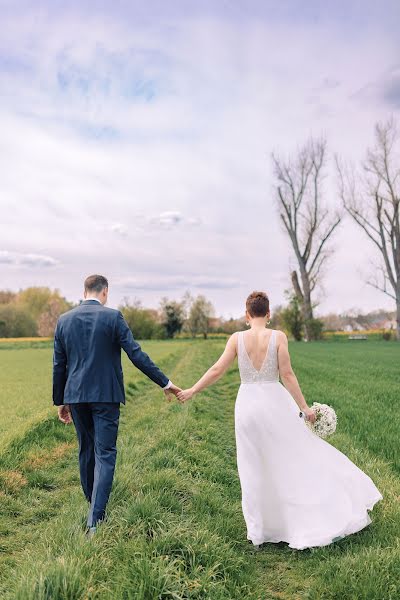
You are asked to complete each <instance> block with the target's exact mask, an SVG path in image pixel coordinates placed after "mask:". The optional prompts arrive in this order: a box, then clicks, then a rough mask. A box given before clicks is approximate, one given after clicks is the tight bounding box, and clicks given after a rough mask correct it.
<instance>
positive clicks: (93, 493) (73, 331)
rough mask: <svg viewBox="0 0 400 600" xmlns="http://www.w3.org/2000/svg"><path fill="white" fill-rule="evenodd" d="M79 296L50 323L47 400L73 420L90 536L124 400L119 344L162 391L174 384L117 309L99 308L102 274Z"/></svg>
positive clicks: (103, 500) (101, 508) (103, 298)
mask: <svg viewBox="0 0 400 600" xmlns="http://www.w3.org/2000/svg"><path fill="white" fill-rule="evenodd" d="M84 296H85V300H84V301H83V302H82V303H81V304H80V306H78V307H76V308H74V309H72V310H71V311H69V312H67V313H65V314H63V315H61V317H60V318H59V320H58V323H57V326H56V331H55V336H54V357H53V403H54V404H55V405H56V406H58V416H59V419H60V420H61V421H62V422H63V423H71V421H73V422H74V425H75V428H76V432H77V436H78V441H79V469H80V478H81V483H82V488H83V492H84V494H85V496H86V498H87V500H88V502H90V510H89V515H88V519H87V533H88V535H89V537H92V536H93V535H94V533H95V532H96V525H97V523H98V522H99V521H101V520H102V519H103V518H104V515H105V509H106V505H107V502H108V498H109V495H110V491H111V487H112V482H113V477H114V469H115V461H116V456H117V448H116V442H117V434H118V423H119V413H120V404H121V403H122V404H125V390H124V382H123V373H122V367H121V348H123V350H124V351H125V352H126V354H127V355H128V357H129V359H130V360H131V361H132V363H133V364H134V365H135V366H136V367H137V368H138V369H140V370H141V371H142V372H143V373H144V374H145V375H147V377H149V378H150V379H152V380H153V381H154V382H155V383H156V384H158V385H159V386H160V387H162V388H163V389H164V391H165V393H166V394H167V393H170V392H172V393H173V394H175V395H176V394H177V393H178V392H179V391H180V388H178V387H177V386H175V385H174V384H173V383H172V382H171V381H170V380H169V379H168V377H167V376H166V375H164V373H163V372H162V371H161V370H160V369H159V368H158V367H157V366H156V365H155V364H154V363H153V361H152V360H151V359H150V358H149V356H148V355H147V354H146V353H145V352H143V351H142V349H141V347H140V345H139V344H138V343H137V342H136V341H135V340H134V338H133V335H132V332H131V330H130V329H129V327H128V325H127V323H126V321H125V319H124V317H123V316H122V314H121V312H120V311H119V310H114V309H111V308H106V307H105V304H106V302H107V296H108V281H107V279H106V278H105V277H103V276H102V275H91V276H90V277H87V279H86V280H85V291H84Z"/></svg>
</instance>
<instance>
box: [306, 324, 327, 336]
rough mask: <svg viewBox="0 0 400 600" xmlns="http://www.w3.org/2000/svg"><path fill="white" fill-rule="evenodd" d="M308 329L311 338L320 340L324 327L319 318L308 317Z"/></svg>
mask: <svg viewBox="0 0 400 600" xmlns="http://www.w3.org/2000/svg"><path fill="white" fill-rule="evenodd" d="M307 325H308V331H309V332H310V336H311V339H312V340H322V337H323V335H322V332H323V329H324V323H323V321H321V320H320V319H309V320H308V321H307Z"/></svg>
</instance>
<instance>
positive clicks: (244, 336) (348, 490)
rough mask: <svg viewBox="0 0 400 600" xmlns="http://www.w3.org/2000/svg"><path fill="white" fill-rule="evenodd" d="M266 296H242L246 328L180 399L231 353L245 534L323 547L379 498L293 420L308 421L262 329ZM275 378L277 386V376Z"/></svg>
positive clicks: (210, 378)
mask: <svg viewBox="0 0 400 600" xmlns="http://www.w3.org/2000/svg"><path fill="white" fill-rule="evenodd" d="M269 316H270V313H269V300H268V297H267V295H266V294H265V293H264V292H253V293H252V294H250V296H249V297H248V298H247V301H246V317H247V322H248V324H250V330H249V331H245V332H243V331H241V332H237V333H234V334H233V335H232V336H231V337H230V339H229V340H228V342H227V344H226V348H225V351H224V352H223V354H222V355H221V357H220V358H219V360H218V361H217V362H216V363H215V364H214V365H213V366H212V367H211V368H210V369H209V370H208V371H207V372H206V373H205V374H204V375H203V376H202V377H201V379H199V381H198V382H197V383H196V384H195V385H194V386H193V387H192V388H190V389H187V390H183V391H182V392H180V393H179V394H178V398H179V399H180V400H181V402H185V401H186V400H189V399H190V398H192V396H194V394H197V393H199V392H201V391H202V390H204V389H205V388H206V387H208V386H209V385H212V384H213V383H215V382H216V381H217V380H218V379H219V378H220V377H221V376H222V375H223V374H224V373H225V371H226V370H227V369H228V367H229V366H230V365H231V364H232V363H233V361H234V359H235V357H236V356H237V357H238V364H239V371H240V378H241V385H240V388H239V392H238V395H237V399H236V405H235V433H236V448H237V465H238V471H239V478H240V485H241V488H242V508H243V515H244V519H245V522H246V526H247V537H248V539H249V540H250V541H251V542H252V543H253V544H254V545H255V546H256V547H257V548H259V547H260V545H261V544H263V543H264V542H280V541H284V542H288V544H289V546H290V547H291V548H296V549H299V550H301V549H304V548H311V547H313V546H326V545H328V544H330V543H331V542H334V541H336V540H338V539H340V538H342V537H344V536H346V535H349V534H351V533H355V532H356V531H360V529H363V528H364V527H366V526H367V525H368V524H369V523H370V522H371V519H370V517H369V514H368V512H367V511H368V510H371V509H372V508H373V506H374V504H375V503H376V502H378V501H379V500H381V499H382V496H381V494H380V492H379V490H378V489H377V488H376V487H375V485H374V483H373V481H372V480H371V479H370V478H369V477H368V475H366V474H365V473H364V472H363V471H361V470H360V469H359V468H358V467H357V466H356V465H355V464H353V463H352V462H351V461H350V460H349V459H348V458H347V457H346V456H345V455H344V454H342V453H341V452H340V451H339V450H337V449H336V448H335V447H333V446H331V445H330V444H329V443H327V442H325V441H324V440H322V439H321V438H319V437H317V436H316V435H315V434H314V433H313V432H312V431H311V430H310V429H309V428H308V426H307V425H306V423H305V422H304V420H303V419H301V418H299V410H298V409H300V410H301V411H302V412H303V413H304V415H305V418H307V419H309V420H310V421H311V422H314V420H315V415H314V413H313V411H312V410H311V409H310V408H309V407H308V405H307V403H306V401H305V399H304V397H303V394H302V392H301V389H300V386H299V384H298V381H297V378H296V375H295V374H294V372H293V370H292V367H291V364H290V356H289V352H288V343H287V338H286V336H285V334H284V333H283V332H281V331H276V330H271V329H267V328H266V325H267V324H268V322H269ZM279 378H280V379H281V381H282V383H283V385H282V384H281V383H280V382H279Z"/></svg>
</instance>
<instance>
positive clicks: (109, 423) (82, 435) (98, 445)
mask: <svg viewBox="0 0 400 600" xmlns="http://www.w3.org/2000/svg"><path fill="white" fill-rule="evenodd" d="M69 406H70V409H71V415H72V420H73V422H74V425H75V429H76V433H77V436H78V442H79V470H80V478H81V484H82V489H83V493H84V494H85V496H86V499H87V500H88V502H90V510H89V515H88V519H87V526H88V527H94V526H95V525H96V524H97V522H98V521H101V520H102V519H104V516H105V510H106V506H107V502H108V498H109V496H110V492H111V487H112V483H113V478H114V471H115V461H116V458H117V435H118V424H119V413H120V405H119V403H111V402H91V403H79V404H70V405H69Z"/></svg>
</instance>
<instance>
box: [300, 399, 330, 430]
mask: <svg viewBox="0 0 400 600" xmlns="http://www.w3.org/2000/svg"><path fill="white" fill-rule="evenodd" d="M311 410H313V411H314V413H315V416H316V419H315V423H311V422H310V421H308V420H307V419H305V422H306V424H307V425H308V427H309V428H310V429H311V431H313V432H314V433H315V434H316V435H318V437H321V438H326V437H328V436H329V435H332V433H335V431H336V424H337V416H336V413H335V411H334V410H333V408H332V407H331V406H328V404H320V403H319V402H314V404H313V405H312V406H311ZM303 416H304V415H303Z"/></svg>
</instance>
